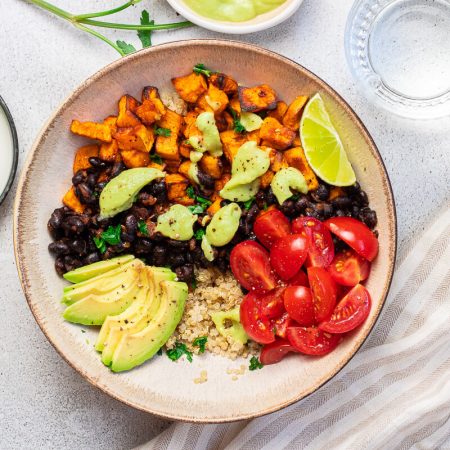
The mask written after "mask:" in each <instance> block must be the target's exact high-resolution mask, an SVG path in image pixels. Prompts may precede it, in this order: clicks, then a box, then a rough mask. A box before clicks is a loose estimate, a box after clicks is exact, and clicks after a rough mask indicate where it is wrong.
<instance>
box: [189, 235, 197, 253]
mask: <svg viewBox="0 0 450 450" xmlns="http://www.w3.org/2000/svg"><path fill="white" fill-rule="evenodd" d="M196 247H197V240H196V239H195V238H192V239H191V240H190V241H189V250H190V251H191V252H192V251H194V250H195V248H196Z"/></svg>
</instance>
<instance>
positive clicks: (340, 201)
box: [331, 195, 352, 209]
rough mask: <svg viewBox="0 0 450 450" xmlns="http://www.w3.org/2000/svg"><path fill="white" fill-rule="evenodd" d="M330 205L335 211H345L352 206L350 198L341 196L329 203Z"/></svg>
mask: <svg viewBox="0 0 450 450" xmlns="http://www.w3.org/2000/svg"><path fill="white" fill-rule="evenodd" d="M331 204H332V205H333V207H334V208H336V209H346V208H350V206H351V204H352V200H351V198H350V197H347V196H344V195H341V196H339V197H336V198H335V199H333V200H332V201H331Z"/></svg>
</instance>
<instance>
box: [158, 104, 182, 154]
mask: <svg viewBox="0 0 450 450" xmlns="http://www.w3.org/2000/svg"><path fill="white" fill-rule="evenodd" d="M158 126H160V127H161V128H168V129H169V130H170V136H158V137H157V138H156V153H157V154H158V155H159V156H161V158H163V159H168V160H172V161H173V160H176V161H178V160H179V159H180V151H179V149H178V136H179V134H180V133H181V129H182V127H183V117H182V116H181V115H180V114H177V113H176V112H174V111H172V110H170V109H166V113H165V114H164V116H163V117H162V119H161V120H160V121H159V122H158Z"/></svg>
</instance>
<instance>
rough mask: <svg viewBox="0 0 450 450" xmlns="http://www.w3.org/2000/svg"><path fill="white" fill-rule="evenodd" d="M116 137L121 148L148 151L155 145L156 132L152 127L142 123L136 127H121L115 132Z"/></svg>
mask: <svg viewBox="0 0 450 450" xmlns="http://www.w3.org/2000/svg"><path fill="white" fill-rule="evenodd" d="M114 139H116V141H117V145H118V146H119V149H120V150H139V151H141V152H147V153H148V152H150V150H151V149H152V147H153V142H154V140H155V134H154V132H153V130H152V129H151V128H147V127H146V126H145V125H142V124H141V125H138V126H136V127H128V128H119V129H118V130H117V132H116V133H114Z"/></svg>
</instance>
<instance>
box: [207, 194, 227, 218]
mask: <svg viewBox="0 0 450 450" xmlns="http://www.w3.org/2000/svg"><path fill="white" fill-rule="evenodd" d="M222 200H223V198H222V197H220V196H217V197H216V199H215V200H214V201H213V202H212V203H211V204H210V205H209V207H208V209H207V210H206V212H207V213H208V214H209V215H210V216H213V215H214V214H215V213H216V212H217V211H219V209H220V208H221V207H222V206H221V203H222Z"/></svg>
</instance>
